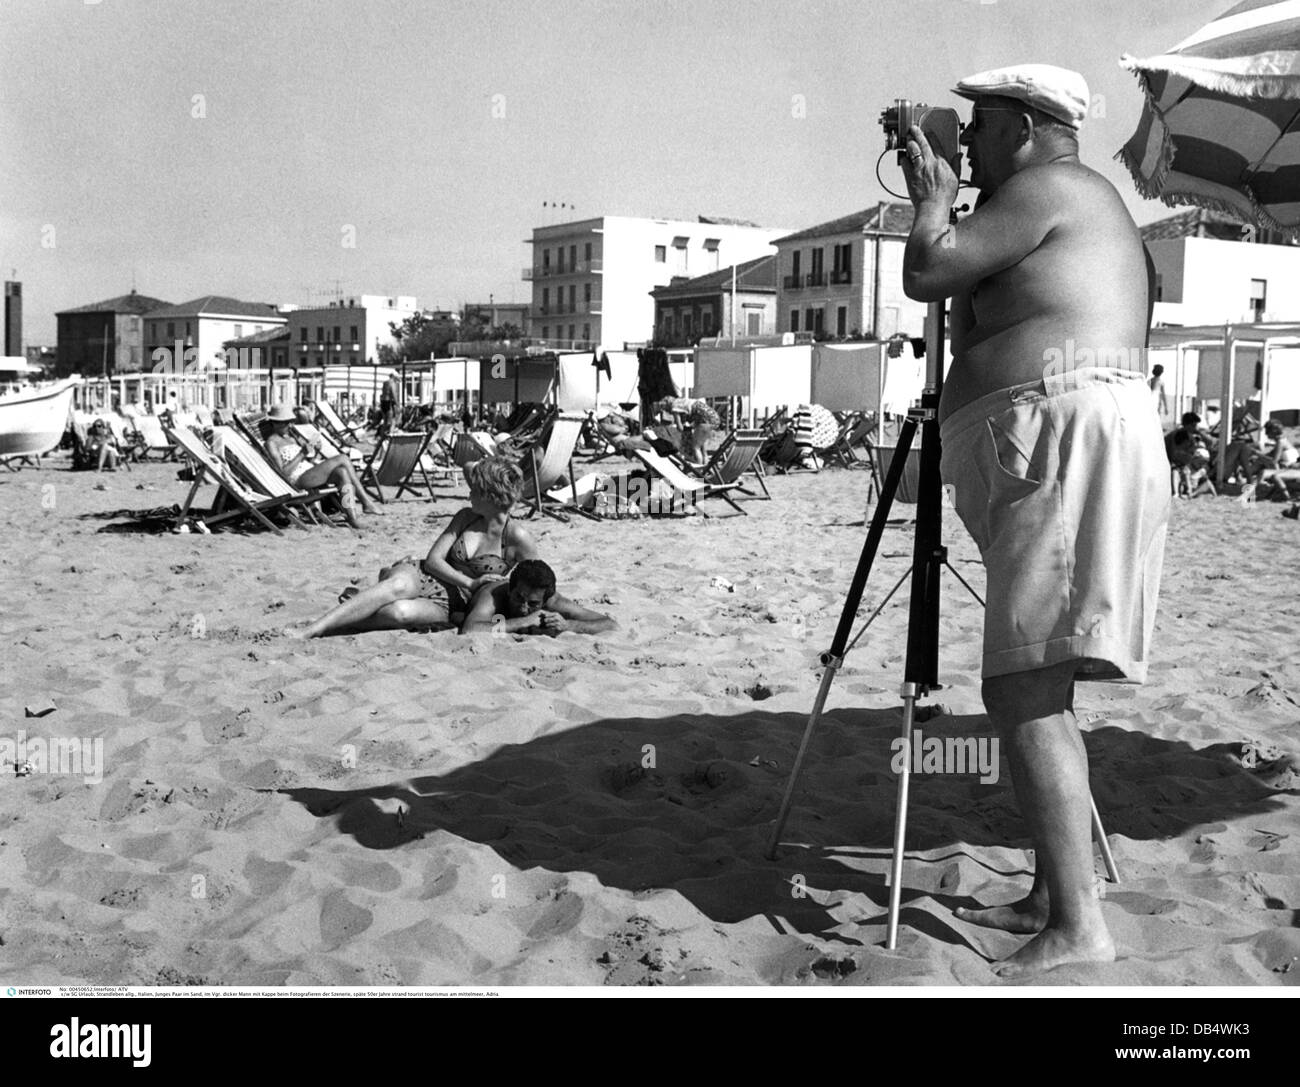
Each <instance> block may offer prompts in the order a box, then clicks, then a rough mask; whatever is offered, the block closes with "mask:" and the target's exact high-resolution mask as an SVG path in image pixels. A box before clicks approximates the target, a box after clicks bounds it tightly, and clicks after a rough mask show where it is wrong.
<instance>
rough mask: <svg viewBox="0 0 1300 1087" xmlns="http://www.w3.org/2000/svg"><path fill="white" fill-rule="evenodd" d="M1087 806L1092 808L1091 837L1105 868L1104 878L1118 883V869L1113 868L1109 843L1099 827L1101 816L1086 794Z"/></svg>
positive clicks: (1089, 795) (1094, 802) (1113, 861)
mask: <svg viewBox="0 0 1300 1087" xmlns="http://www.w3.org/2000/svg"><path fill="white" fill-rule="evenodd" d="M1088 804H1089V806H1090V807H1091V808H1092V836H1093V838H1095V839H1096V841H1097V847H1098V848H1099V849H1100V850H1101V861H1102V863H1103V864H1104V865H1105V866H1106V878H1107V879H1109V880H1110V881H1111V883H1118V882H1119V869H1118V868H1116V867H1115V858H1114V857H1112V856H1111V855H1110V842H1108V841H1106V831H1105V830H1104V829H1103V827H1102V825H1101V816H1100V815H1099V814H1098V813H1097V802H1096V801H1095V800H1093V798H1092V794H1091V793H1089V794H1088Z"/></svg>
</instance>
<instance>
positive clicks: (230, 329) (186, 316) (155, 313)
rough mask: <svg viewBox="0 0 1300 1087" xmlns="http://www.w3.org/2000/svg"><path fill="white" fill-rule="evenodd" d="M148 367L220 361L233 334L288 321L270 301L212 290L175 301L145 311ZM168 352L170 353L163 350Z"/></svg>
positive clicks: (192, 366)
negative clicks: (178, 302)
mask: <svg viewBox="0 0 1300 1087" xmlns="http://www.w3.org/2000/svg"><path fill="white" fill-rule="evenodd" d="M143 324H144V355H145V357H144V367H145V369H146V370H151V369H154V368H155V367H156V366H163V367H175V368H176V370H177V371H179V370H182V369H185V368H190V369H201V368H209V367H218V368H219V367H220V366H222V365H224V363H225V344H226V341H227V340H237V339H240V338H241V337H243V336H245V335H251V334H252V333H254V332H261V331H262V330H263V329H267V328H272V327H275V326H278V325H283V324H284V318H283V317H282V316H281V315H280V313H279V312H278V311H277V310H276V308H275V307H274V306H272V305H270V304H268V303H266V302H241V301H239V300H238V299H236V298H227V297H225V296H223V295H217V294H208V295H204V296H203V297H202V298H194V299H191V300H190V301H188V302H182V303H180V304H179V305H175V306H162V307H159V308H157V309H151V310H150V311H149V312H148V313H146V314H145V315H144V318H143ZM163 352H166V354H163Z"/></svg>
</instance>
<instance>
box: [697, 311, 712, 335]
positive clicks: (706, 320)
mask: <svg viewBox="0 0 1300 1087" xmlns="http://www.w3.org/2000/svg"><path fill="white" fill-rule="evenodd" d="M713 331H714V330H713V307H712V306H705V307H704V309H703V310H701V311H700V332H701V333H703V334H704V335H705V336H711V335H713Z"/></svg>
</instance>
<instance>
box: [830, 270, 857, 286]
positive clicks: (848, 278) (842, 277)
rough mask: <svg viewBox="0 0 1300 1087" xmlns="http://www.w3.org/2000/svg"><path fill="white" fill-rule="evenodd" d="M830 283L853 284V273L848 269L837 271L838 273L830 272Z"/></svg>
mask: <svg viewBox="0 0 1300 1087" xmlns="http://www.w3.org/2000/svg"><path fill="white" fill-rule="evenodd" d="M831 282H832V283H852V282H853V272H852V270H851V269H849V268H843V269H841V270H840V271H838V272H832V273H831Z"/></svg>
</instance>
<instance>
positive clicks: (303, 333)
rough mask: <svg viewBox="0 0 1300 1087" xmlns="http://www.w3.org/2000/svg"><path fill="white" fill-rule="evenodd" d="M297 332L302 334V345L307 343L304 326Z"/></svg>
mask: <svg viewBox="0 0 1300 1087" xmlns="http://www.w3.org/2000/svg"><path fill="white" fill-rule="evenodd" d="M298 331H299V332H301V333H302V342H303V343H306V342H307V326H306V325H303V326H302V328H300V329H299V330H298Z"/></svg>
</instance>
